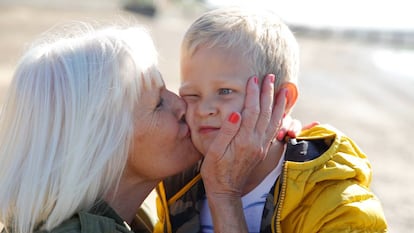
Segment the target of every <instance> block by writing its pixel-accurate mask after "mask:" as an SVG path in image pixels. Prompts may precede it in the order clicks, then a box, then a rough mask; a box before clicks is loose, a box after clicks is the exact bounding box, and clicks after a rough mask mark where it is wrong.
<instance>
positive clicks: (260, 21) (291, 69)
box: [181, 7, 299, 87]
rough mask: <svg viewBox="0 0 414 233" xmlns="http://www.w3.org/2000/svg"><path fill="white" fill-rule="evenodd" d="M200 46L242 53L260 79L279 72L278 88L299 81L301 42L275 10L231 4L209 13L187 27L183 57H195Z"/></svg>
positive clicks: (183, 44)
mask: <svg viewBox="0 0 414 233" xmlns="http://www.w3.org/2000/svg"><path fill="white" fill-rule="evenodd" d="M200 46H206V47H210V48H213V47H219V48H224V49H232V50H233V49H234V50H236V51H240V52H242V53H243V54H244V56H245V58H246V59H247V61H249V63H250V64H251V72H252V73H253V74H255V75H258V77H259V78H262V77H264V75H266V74H270V73H271V74H275V75H276V87H279V86H280V84H281V83H285V82H292V83H295V84H296V83H297V79H298V71H299V47H298V44H297V42H296V39H295V37H294V36H293V34H292V32H291V31H290V29H289V28H288V27H287V25H286V24H284V23H283V22H282V21H281V19H280V18H279V17H278V16H277V15H276V14H275V13H274V12H272V11H268V10H259V9H245V8H241V7H227V8H220V9H216V10H212V11H210V12H207V13H205V14H203V15H202V16H201V17H200V18H198V19H197V20H196V21H195V22H194V23H193V24H192V25H191V26H190V28H189V29H188V30H187V32H186V34H185V36H184V39H183V43H182V47H181V50H182V51H181V52H182V56H183V57H188V58H189V59H191V56H192V55H193V54H194V53H195V52H196V51H197V49H198V48H199V47H200Z"/></svg>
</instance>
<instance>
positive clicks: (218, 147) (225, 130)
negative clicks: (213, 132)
mask: <svg viewBox="0 0 414 233" xmlns="http://www.w3.org/2000/svg"><path fill="white" fill-rule="evenodd" d="M240 119H241V115H240V114H239V113H238V112H233V113H231V114H230V116H229V117H228V118H227V121H225V122H224V123H223V124H222V126H221V128H220V131H219V132H218V134H217V137H216V138H215V139H214V141H213V142H212V144H211V145H210V147H209V150H208V151H207V154H206V155H205V156H206V158H209V159H210V157H214V160H215V161H217V160H220V159H221V158H222V156H223V155H224V154H225V152H226V151H227V147H228V146H229V145H230V143H231V142H232V139H233V138H234V136H235V135H236V134H237V132H238V131H239V128H240V122H241V121H240Z"/></svg>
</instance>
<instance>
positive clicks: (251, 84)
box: [240, 77, 260, 135]
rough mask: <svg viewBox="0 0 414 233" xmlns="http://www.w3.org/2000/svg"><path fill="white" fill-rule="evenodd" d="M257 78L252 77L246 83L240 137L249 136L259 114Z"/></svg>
mask: <svg viewBox="0 0 414 233" xmlns="http://www.w3.org/2000/svg"><path fill="white" fill-rule="evenodd" d="M258 83H259V80H258V78H257V77H252V78H250V79H249V80H248V82H247V88H246V100H245V102H244V108H243V112H242V114H241V115H242V122H241V128H240V130H241V131H242V132H241V135H250V134H251V133H252V132H253V131H254V129H255V127H256V122H257V119H258V117H259V114H260V102H259V96H260V89H259V85H258Z"/></svg>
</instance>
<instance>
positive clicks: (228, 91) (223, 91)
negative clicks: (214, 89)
mask: <svg viewBox="0 0 414 233" xmlns="http://www.w3.org/2000/svg"><path fill="white" fill-rule="evenodd" d="M218 93H219V95H229V94H231V93H233V90H231V89H229V88H220V89H219V91H218Z"/></svg>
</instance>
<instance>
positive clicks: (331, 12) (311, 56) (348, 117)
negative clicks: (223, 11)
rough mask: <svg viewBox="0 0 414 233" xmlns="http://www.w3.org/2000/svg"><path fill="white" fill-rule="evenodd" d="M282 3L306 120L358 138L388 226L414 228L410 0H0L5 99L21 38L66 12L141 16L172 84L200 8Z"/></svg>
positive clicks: (413, 23)
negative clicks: (297, 51)
mask: <svg viewBox="0 0 414 233" xmlns="http://www.w3.org/2000/svg"><path fill="white" fill-rule="evenodd" d="M234 3H237V4H254V5H258V4H261V5H266V7H269V8H272V9H274V10H275V11H277V12H278V14H279V15H280V16H281V17H282V19H284V21H285V22H286V23H287V24H288V25H289V26H290V27H291V29H292V31H293V32H294V33H295V35H296V37H297V39H298V42H299V44H300V47H301V73H300V78H299V79H300V84H299V85H300V98H299V101H298V104H297V106H296V107H295V109H294V116H295V117H296V118H297V119H299V120H301V121H302V123H303V124H307V123H310V122H311V121H315V120H317V121H320V122H321V123H328V124H332V125H333V126H335V127H337V128H339V129H341V130H342V131H343V132H344V133H345V134H347V135H348V136H350V137H351V138H353V139H354V140H355V141H356V142H357V144H358V145H359V146H360V147H361V149H362V150H363V151H364V152H365V153H366V154H367V155H368V157H369V159H370V161H371V163H372V166H373V170H374V177H373V183H372V189H373V190H374V192H375V193H376V194H377V196H378V197H379V198H380V199H381V200H382V203H383V207H384V211H385V214H386V217H387V220H388V223H389V226H390V231H389V232H412V229H413V228H414V218H413V215H414V199H413V197H414V185H413V182H414V171H413V170H414V169H412V167H413V166H414V152H413V150H412V149H411V146H413V145H412V144H411V142H410V141H409V140H410V138H411V136H412V132H414V14H413V13H412V7H410V6H411V5H410V1H409V0H407V1H402V0H393V1H378V0H377V1H374V0H365V1H357V0H347V1H332V0H331V1H329V0H312V1H305V0H303V1H299V0H273V1H270V0H267V1H264V0H255V1H225V0H153V1H151V0H71V1H67V0H0V104H1V102H2V101H3V98H4V94H5V92H6V89H7V85H8V83H9V82H10V80H11V77H12V75H13V70H14V69H15V66H16V63H17V61H18V59H19V57H20V56H21V54H22V53H23V51H24V48H25V46H27V44H28V43H29V42H31V41H32V40H34V39H35V38H36V36H38V35H39V34H41V33H42V32H44V31H46V30H48V29H49V28H51V27H52V26H55V25H59V24H62V23H67V22H70V21H78V20H81V21H88V22H103V23H116V22H130V21H133V22H136V23H140V24H144V25H146V27H147V28H148V29H149V30H150V33H151V34H152V36H153V38H154V40H155V43H156V45H157V47H158V50H159V53H160V69H161V71H162V73H163V75H164V78H165V80H166V83H167V86H168V87H169V89H171V90H173V91H175V92H176V91H177V89H178V86H179V60H178V58H179V46H180V41H181V38H182V36H183V34H184V32H185V30H186V28H187V27H188V26H189V25H190V23H191V22H192V21H193V20H194V19H195V18H196V17H197V16H199V15H200V14H201V13H202V12H204V11H206V10H208V9H213V8H216V7H219V6H221V5H228V4H234Z"/></svg>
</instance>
